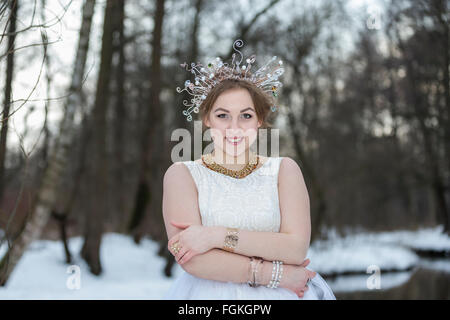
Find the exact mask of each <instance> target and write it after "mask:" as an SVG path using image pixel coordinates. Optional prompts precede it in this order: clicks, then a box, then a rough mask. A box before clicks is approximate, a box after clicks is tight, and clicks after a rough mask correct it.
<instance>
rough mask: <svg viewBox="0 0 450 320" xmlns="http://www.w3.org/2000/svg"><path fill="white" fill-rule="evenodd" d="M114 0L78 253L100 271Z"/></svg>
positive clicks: (111, 0) (106, 28) (109, 6)
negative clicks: (87, 198) (82, 231)
mask: <svg viewBox="0 0 450 320" xmlns="http://www.w3.org/2000/svg"><path fill="white" fill-rule="evenodd" d="M117 4H118V2H117V1H116V0H108V1H107V2H106V7H105V15H104V22H103V36H102V49H101V61H100V70H99V76H98V81H97V90H96V95H95V104H94V108H93V110H92V121H93V131H92V138H93V139H92V142H93V145H92V146H93V150H92V163H91V164H90V165H88V166H87V171H88V181H89V183H88V188H89V189H90V192H89V200H88V210H86V214H87V215H86V216H85V226H84V243H83V248H82V249H81V256H82V257H83V259H84V260H85V261H86V263H87V264H88V265H89V268H90V271H91V272H92V273H93V274H95V275H99V274H101V273H102V266H101V261H100V244H101V240H102V233H103V231H104V224H105V221H106V218H107V217H108V216H107V213H108V209H109V207H108V204H109V199H108V195H109V190H108V189H109V188H108V175H109V161H108V156H107V139H106V136H107V123H106V114H107V111H108V103H109V96H110V94H109V92H110V90H109V86H110V75H111V64H112V51H113V33H114V12H115V10H116V8H115V6H117Z"/></svg>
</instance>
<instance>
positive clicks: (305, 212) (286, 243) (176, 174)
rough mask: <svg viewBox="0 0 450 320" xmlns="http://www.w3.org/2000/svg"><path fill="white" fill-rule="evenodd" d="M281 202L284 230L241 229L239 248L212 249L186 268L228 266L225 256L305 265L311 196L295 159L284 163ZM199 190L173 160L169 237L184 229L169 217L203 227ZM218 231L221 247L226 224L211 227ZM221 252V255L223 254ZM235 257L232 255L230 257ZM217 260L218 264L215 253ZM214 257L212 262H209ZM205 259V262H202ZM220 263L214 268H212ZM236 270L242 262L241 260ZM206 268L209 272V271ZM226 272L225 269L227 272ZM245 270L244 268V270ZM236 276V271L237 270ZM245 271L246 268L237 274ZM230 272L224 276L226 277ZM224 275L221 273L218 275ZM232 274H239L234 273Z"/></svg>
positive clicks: (166, 210) (167, 193)
mask: <svg viewBox="0 0 450 320" xmlns="http://www.w3.org/2000/svg"><path fill="white" fill-rule="evenodd" d="M278 184H279V185H278V192H279V203H280V210H281V227H280V232H278V233H277V232H259V231H248V230H240V231H239V241H238V244H237V246H236V248H235V250H234V252H235V253H229V252H226V251H223V250H218V249H212V250H210V251H208V252H206V253H204V254H201V255H197V256H194V257H193V258H192V259H191V260H192V261H191V260H190V261H188V262H186V263H185V266H184V265H182V266H183V268H185V270H189V271H190V273H191V272H193V270H194V269H195V270H198V269H201V270H200V271H199V272H200V273H202V274H203V273H206V274H209V273H210V272H213V273H215V272H216V271H215V270H217V268H218V269H222V268H224V269H227V266H228V264H229V262H228V261H227V262H226V263H224V261H223V259H222V257H223V258H225V257H227V258H226V259H227V260H228V259H235V260H236V261H238V259H240V260H241V262H243V261H244V260H243V259H245V261H246V263H244V265H246V266H244V267H245V268H247V267H248V257H251V256H258V257H262V258H263V259H264V260H267V261H268V262H270V261H272V260H281V261H283V262H284V263H286V264H297V265H300V264H302V263H303V262H304V260H305V257H306V254H307V251H308V248H309V241H310V230H311V228H310V214H309V197H308V192H307V189H306V186H305V183H304V180H303V176H302V173H301V171H300V168H299V167H298V165H297V164H296V163H295V161H293V160H292V159H290V158H286V157H285V159H284V160H283V161H282V163H281V166H280V170H279V177H278ZM197 198H198V194H197V189H196V185H195V183H194V181H193V179H192V177H191V175H190V173H189V170H188V169H187V168H186V166H185V165H183V164H181V163H176V164H173V165H172V166H171V167H170V168H169V169H168V170H167V172H166V174H165V175H164V192H163V215H164V222H165V226H166V231H167V235H168V238H169V239H170V238H172V237H173V236H174V235H175V234H177V233H178V232H180V231H181V230H180V229H178V228H176V227H174V226H172V225H171V223H170V221H172V220H174V221H183V222H190V223H192V224H198V225H201V224H202V223H201V218H200V214H199V212H200V210H199V207H198V201H197ZM211 228H213V229H214V233H213V236H212V237H213V239H211V241H212V242H213V243H214V245H213V246H214V247H215V248H222V246H223V241H224V238H225V234H226V228H224V227H211ZM219 255H220V257H221V258H219ZM230 255H231V256H230ZM212 256H214V257H215V258H217V261H220V263H222V264H220V263H216V262H215V261H213V260H214V258H213V259H211V258H210V257H212ZM208 260H211V261H208ZM202 261H203V262H205V261H206V263H205V264H202V263H201V262H202ZM212 265H215V267H213V268H212V269H215V270H210V269H211V266H212ZM236 265H237V267H236V269H237V270H240V269H242V268H243V267H238V265H242V263H239V262H237V263H236ZM205 269H207V270H205ZM222 271H223V270H222ZM241 271H242V270H241ZM230 272H231V274H235V272H236V271H233V268H231V269H230ZM238 273H239V274H241V272H238ZM226 274H227V272H225V274H224V276H225V277H227V276H226ZM216 275H217V276H219V277H220V272H218V273H217V274H216ZM232 278H235V279H236V277H234V276H232Z"/></svg>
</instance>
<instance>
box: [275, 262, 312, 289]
mask: <svg viewBox="0 0 450 320" xmlns="http://www.w3.org/2000/svg"><path fill="white" fill-rule="evenodd" d="M309 262H310V260H309V259H306V260H305V261H304V262H303V263H302V264H301V265H292V264H288V265H283V276H282V277H281V282H280V287H282V288H286V289H289V290H291V291H293V292H295V294H297V296H299V297H300V298H303V295H304V294H305V292H306V291H307V290H308V285H307V282H308V279H309V278H314V277H315V276H316V272H315V271H311V270H308V269H306V266H307V265H308V264H309Z"/></svg>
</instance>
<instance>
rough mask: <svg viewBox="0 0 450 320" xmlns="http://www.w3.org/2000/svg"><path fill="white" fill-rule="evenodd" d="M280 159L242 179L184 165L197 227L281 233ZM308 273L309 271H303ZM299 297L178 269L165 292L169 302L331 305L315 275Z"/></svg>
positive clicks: (327, 290) (328, 293)
mask: <svg viewBox="0 0 450 320" xmlns="http://www.w3.org/2000/svg"><path fill="white" fill-rule="evenodd" d="M282 159H283V157H269V158H267V160H266V162H265V163H264V164H263V165H262V166H261V167H260V168H258V169H256V170H254V171H253V172H252V173H250V174H249V175H247V176H246V177H244V178H242V179H236V178H233V177H230V176H227V175H225V174H222V173H218V172H216V171H213V170H211V169H209V168H207V167H205V166H204V165H202V164H200V163H197V162H195V161H183V163H184V164H185V165H186V166H187V167H188V168H189V171H190V173H191V175H192V177H193V179H194V182H195V184H196V186H197V190H198V202H199V208H200V214H201V220H202V225H204V226H224V227H232V228H239V229H247V230H251V231H272V232H279V230H280V222H281V217H280V207H279V199H278V171H279V168H280V163H281V160H282ZM306 268H307V269H308V270H311V269H309V268H308V267H306ZM308 287H309V289H308V290H307V291H306V292H305V294H304V296H303V298H299V297H298V296H297V295H296V294H295V293H294V292H292V291H290V290H288V289H285V288H280V287H278V288H276V289H271V288H267V287H266V286H259V287H250V286H249V285H248V284H246V283H235V282H224V281H215V280H208V279H202V278H198V277H196V276H193V275H191V274H189V273H187V272H186V271H184V270H183V269H182V272H181V275H179V276H178V277H177V278H176V279H175V280H174V282H173V283H172V285H171V287H170V289H169V290H168V291H167V292H166V293H165V295H164V296H163V299H170V300H179V299H181V300H189V299H190V300H209V299H217V300H228V299H229V300H235V299H238V300H239V299H241V300H242V299H247V300H303V299H304V300H310V299H311V300H334V299H336V298H335V296H334V294H333V292H332V290H331V288H330V287H329V286H328V284H327V283H326V282H325V280H324V279H323V278H322V277H321V276H320V275H319V273H316V276H315V277H314V278H312V279H311V282H310V284H309V285H308Z"/></svg>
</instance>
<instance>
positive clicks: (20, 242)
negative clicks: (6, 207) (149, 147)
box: [0, 0, 95, 285]
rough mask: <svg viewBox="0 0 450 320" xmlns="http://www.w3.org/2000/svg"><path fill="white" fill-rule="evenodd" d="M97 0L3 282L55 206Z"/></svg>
mask: <svg viewBox="0 0 450 320" xmlns="http://www.w3.org/2000/svg"><path fill="white" fill-rule="evenodd" d="M94 6H95V0H86V2H85V4H84V6H83V22H82V25H81V29H80V38H79V42H78V49H77V53H76V59H75V64H74V70H73V73H72V79H71V84H70V88H69V91H70V94H69V96H68V99H67V101H66V104H65V108H64V115H63V118H62V120H61V123H60V127H59V134H58V136H57V137H56V141H55V143H54V146H53V148H52V150H51V153H50V157H49V163H48V166H47V167H46V169H45V173H44V176H43V179H42V184H41V186H40V189H39V191H38V194H37V196H36V198H35V199H34V202H33V206H32V209H31V216H30V218H29V221H27V223H26V225H25V228H24V229H23V230H22V231H21V233H20V235H19V236H18V237H16V239H14V241H13V243H12V245H11V246H10V247H9V249H8V251H7V252H6V254H5V255H4V256H3V257H2V260H1V261H0V285H5V284H6V282H7V280H8V278H9V276H10V274H11V272H12V270H13V269H14V267H15V266H16V264H17V262H18V261H19V259H20V258H21V256H22V255H23V253H24V252H25V250H26V248H27V247H28V245H29V244H30V243H31V242H32V241H34V240H36V239H38V238H39V236H40V234H41V232H42V229H43V228H44V226H45V225H46V223H47V221H48V219H49V217H50V214H51V210H52V208H53V206H54V203H55V200H56V195H57V190H56V189H57V187H58V182H59V179H60V177H61V174H62V172H63V170H64V167H65V166H66V162H67V160H68V159H67V154H68V150H69V148H70V145H71V142H72V137H73V132H74V130H73V125H74V115H75V112H76V111H77V109H78V107H79V106H80V104H81V103H80V100H81V87H82V79H83V75H84V70H85V64H86V56H87V52H88V48H89V36H90V30H91V22H92V16H93V14H94Z"/></svg>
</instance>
